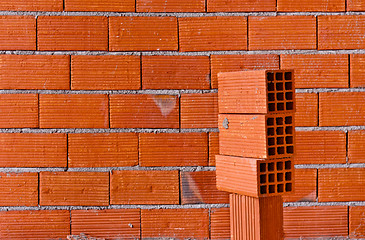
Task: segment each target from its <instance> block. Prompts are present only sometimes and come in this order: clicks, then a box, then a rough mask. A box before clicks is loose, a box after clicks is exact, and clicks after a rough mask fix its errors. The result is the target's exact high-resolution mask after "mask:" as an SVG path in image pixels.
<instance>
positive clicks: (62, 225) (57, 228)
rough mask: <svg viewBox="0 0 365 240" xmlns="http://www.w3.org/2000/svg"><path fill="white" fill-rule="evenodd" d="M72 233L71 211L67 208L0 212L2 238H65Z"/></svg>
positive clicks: (0, 233) (20, 239) (21, 239)
mask: <svg viewBox="0 0 365 240" xmlns="http://www.w3.org/2000/svg"><path fill="white" fill-rule="evenodd" d="M69 233H70V212H69V211H66V210H52V211H48V210H37V211H3V212H0V237H1V238H2V239H19V240H23V239H59V238H62V239H64V238H65V237H66V236H67V235H68V234H69Z"/></svg>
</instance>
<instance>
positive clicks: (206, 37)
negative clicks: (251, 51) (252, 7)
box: [179, 16, 247, 52]
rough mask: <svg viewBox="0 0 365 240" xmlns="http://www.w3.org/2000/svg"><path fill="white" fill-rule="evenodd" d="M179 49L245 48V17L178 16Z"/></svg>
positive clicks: (187, 50)
mask: <svg viewBox="0 0 365 240" xmlns="http://www.w3.org/2000/svg"><path fill="white" fill-rule="evenodd" d="M179 44H180V51H182V52H189V51H214V50H246V49H247V18H246V17H221V16H219V17H199V18H197V17H188V18H179Z"/></svg>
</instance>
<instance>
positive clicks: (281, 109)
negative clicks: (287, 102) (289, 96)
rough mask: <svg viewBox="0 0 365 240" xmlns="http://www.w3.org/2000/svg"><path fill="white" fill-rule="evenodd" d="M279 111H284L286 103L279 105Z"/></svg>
mask: <svg viewBox="0 0 365 240" xmlns="http://www.w3.org/2000/svg"><path fill="white" fill-rule="evenodd" d="M277 109H278V111H284V103H278V106H277Z"/></svg>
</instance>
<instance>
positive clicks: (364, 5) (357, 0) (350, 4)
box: [347, 0, 365, 11]
mask: <svg viewBox="0 0 365 240" xmlns="http://www.w3.org/2000/svg"><path fill="white" fill-rule="evenodd" d="M364 10H365V1H364V0H347V11H364Z"/></svg>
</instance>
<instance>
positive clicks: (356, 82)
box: [350, 2, 365, 88]
mask: <svg viewBox="0 0 365 240" xmlns="http://www.w3.org/2000/svg"><path fill="white" fill-rule="evenodd" d="M364 5H365V2H364ZM350 63H351V65H350V74H351V75H350V80H351V82H350V87H352V88H354V87H365V70H364V69H365V55H363V54H352V55H350Z"/></svg>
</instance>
